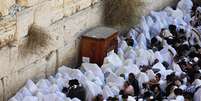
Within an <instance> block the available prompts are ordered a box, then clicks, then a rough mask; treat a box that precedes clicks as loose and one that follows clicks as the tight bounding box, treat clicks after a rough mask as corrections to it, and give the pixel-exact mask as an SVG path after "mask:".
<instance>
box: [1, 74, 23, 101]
mask: <svg viewBox="0 0 201 101" xmlns="http://www.w3.org/2000/svg"><path fill="white" fill-rule="evenodd" d="M2 80H3V83H4V93H5V94H4V100H3V101H7V100H8V99H9V98H10V97H11V96H14V95H15V93H16V92H17V91H18V90H19V89H20V88H21V87H22V85H24V83H25V81H21V80H20V77H19V74H18V73H17V72H15V73H11V74H9V75H7V76H5V77H3V79H2Z"/></svg>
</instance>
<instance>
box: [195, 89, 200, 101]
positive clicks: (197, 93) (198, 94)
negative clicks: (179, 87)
mask: <svg viewBox="0 0 201 101" xmlns="http://www.w3.org/2000/svg"><path fill="white" fill-rule="evenodd" d="M200 95H201V88H199V89H198V90H197V92H195V94H194V96H193V101H201V96H200Z"/></svg>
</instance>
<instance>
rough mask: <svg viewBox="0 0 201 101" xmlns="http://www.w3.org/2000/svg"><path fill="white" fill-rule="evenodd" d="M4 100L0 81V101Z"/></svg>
mask: <svg viewBox="0 0 201 101" xmlns="http://www.w3.org/2000/svg"><path fill="white" fill-rule="evenodd" d="M3 99H4V87H3V84H2V80H1V79H0V101H3Z"/></svg>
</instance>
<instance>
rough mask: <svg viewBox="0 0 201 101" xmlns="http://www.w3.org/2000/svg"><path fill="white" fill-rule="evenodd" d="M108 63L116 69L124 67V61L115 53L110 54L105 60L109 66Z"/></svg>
mask: <svg viewBox="0 0 201 101" xmlns="http://www.w3.org/2000/svg"><path fill="white" fill-rule="evenodd" d="M127 48H128V47H127ZM107 63H111V64H112V65H114V66H115V67H116V69H117V68H119V67H121V66H122V65H123V61H122V60H121V59H120V58H119V56H118V55H117V54H116V53H114V52H111V53H109V55H108V56H107V57H105V58H104V64H107Z"/></svg>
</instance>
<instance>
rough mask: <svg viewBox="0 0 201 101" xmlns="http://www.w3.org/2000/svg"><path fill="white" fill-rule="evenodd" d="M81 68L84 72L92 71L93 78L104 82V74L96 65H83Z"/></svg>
mask: <svg viewBox="0 0 201 101" xmlns="http://www.w3.org/2000/svg"><path fill="white" fill-rule="evenodd" d="M82 67H83V68H84V69H85V70H86V71H92V72H93V74H94V75H95V76H97V77H99V79H100V80H101V81H102V82H104V74H103V72H102V70H101V69H100V67H99V66H98V65H97V64H91V63H83V64H82Z"/></svg>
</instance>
